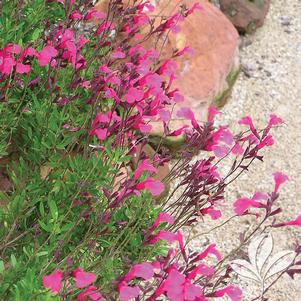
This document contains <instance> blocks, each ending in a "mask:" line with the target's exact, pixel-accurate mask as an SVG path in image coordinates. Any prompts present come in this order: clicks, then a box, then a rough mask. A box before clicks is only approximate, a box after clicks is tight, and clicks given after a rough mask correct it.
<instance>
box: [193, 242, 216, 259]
mask: <svg viewBox="0 0 301 301" xmlns="http://www.w3.org/2000/svg"><path fill="white" fill-rule="evenodd" d="M209 254H213V255H214V256H215V257H216V259H217V260H218V261H220V260H221V259H222V255H221V253H220V252H219V251H218V250H217V249H216V245H215V244H212V245H209V246H208V247H207V248H206V249H205V250H204V251H203V252H202V253H200V254H199V256H198V260H203V259H204V258H206V257H207V256H208V255H209Z"/></svg>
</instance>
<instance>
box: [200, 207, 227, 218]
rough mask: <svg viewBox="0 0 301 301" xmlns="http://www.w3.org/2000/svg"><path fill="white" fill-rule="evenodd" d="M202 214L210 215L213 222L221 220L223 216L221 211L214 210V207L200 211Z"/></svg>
mask: <svg viewBox="0 0 301 301" xmlns="http://www.w3.org/2000/svg"><path fill="white" fill-rule="evenodd" d="M200 213H201V214H208V215H209V216H210V217H211V219H212V220H216V219H219V218H220V217H221V216H222V213H221V211H220V210H217V209H214V207H213V206H210V207H208V208H204V209H201V210H200Z"/></svg>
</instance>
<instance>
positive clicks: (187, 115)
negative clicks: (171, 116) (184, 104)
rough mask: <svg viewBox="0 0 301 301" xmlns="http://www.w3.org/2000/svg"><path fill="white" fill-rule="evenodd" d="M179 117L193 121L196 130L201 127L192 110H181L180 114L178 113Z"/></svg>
mask: <svg viewBox="0 0 301 301" xmlns="http://www.w3.org/2000/svg"><path fill="white" fill-rule="evenodd" d="M177 116H178V117H180V118H186V119H188V120H190V121H191V124H192V126H193V127H194V128H195V129H196V128H198V127H199V125H198V123H197V121H196V119H195V117H194V113H193V112H192V110H191V109H189V108H181V109H180V110H179V111H178V112H177Z"/></svg>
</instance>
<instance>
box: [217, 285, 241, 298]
mask: <svg viewBox="0 0 301 301" xmlns="http://www.w3.org/2000/svg"><path fill="white" fill-rule="evenodd" d="M224 295H228V296H229V298H230V299H231V300H232V301H240V300H242V290H241V289H240V288H239V287H237V286H234V285H229V286H227V287H226V288H223V289H221V290H218V291H216V292H215V293H214V294H213V297H223V296H224Z"/></svg>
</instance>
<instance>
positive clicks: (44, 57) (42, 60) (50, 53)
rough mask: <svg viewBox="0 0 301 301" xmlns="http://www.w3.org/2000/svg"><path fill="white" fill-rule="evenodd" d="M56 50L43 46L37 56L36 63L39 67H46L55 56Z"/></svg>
mask: <svg viewBox="0 0 301 301" xmlns="http://www.w3.org/2000/svg"><path fill="white" fill-rule="evenodd" d="M57 53H58V52H57V50H56V49H55V48H54V47H52V46H45V47H44V48H43V49H42V51H41V52H40V54H39V57H38V61H39V64H40V66H46V65H48V64H49V63H50V61H51V60H52V59H53V58H54V57H56V56H57Z"/></svg>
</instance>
